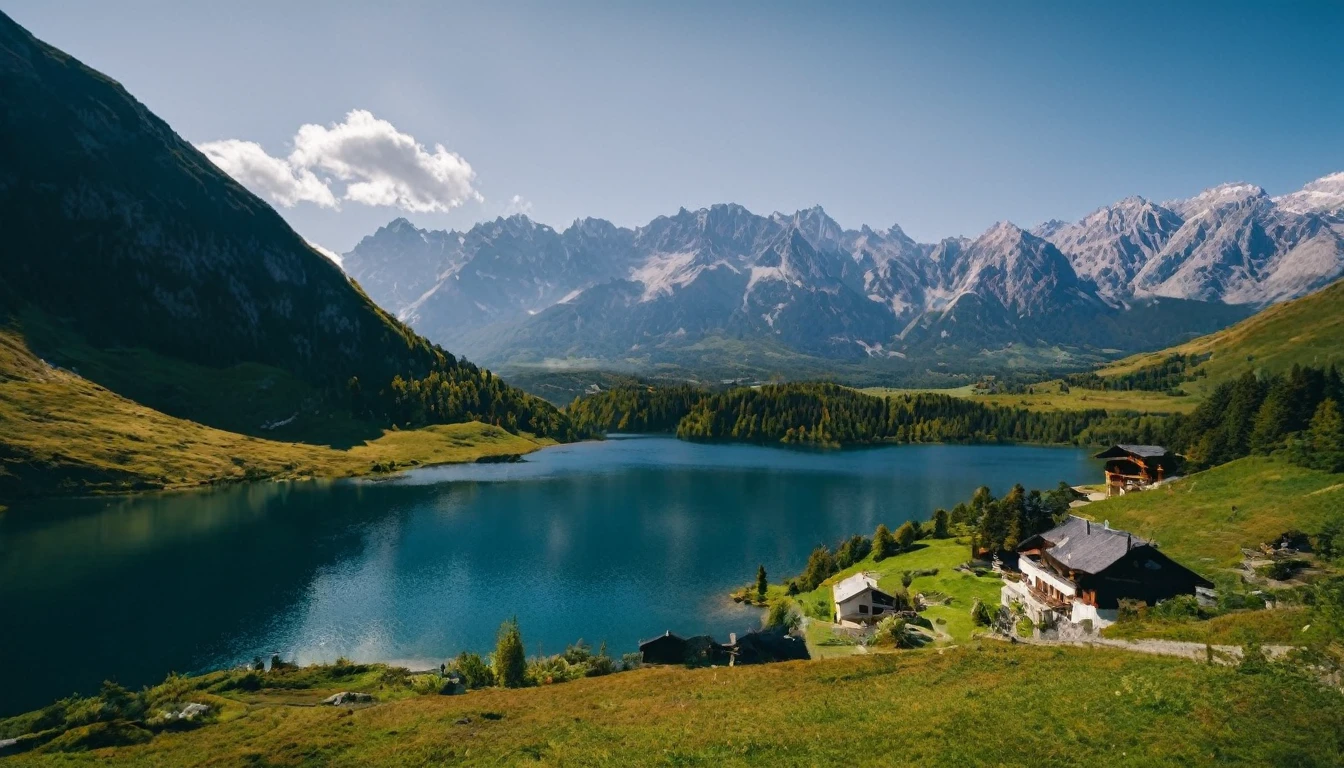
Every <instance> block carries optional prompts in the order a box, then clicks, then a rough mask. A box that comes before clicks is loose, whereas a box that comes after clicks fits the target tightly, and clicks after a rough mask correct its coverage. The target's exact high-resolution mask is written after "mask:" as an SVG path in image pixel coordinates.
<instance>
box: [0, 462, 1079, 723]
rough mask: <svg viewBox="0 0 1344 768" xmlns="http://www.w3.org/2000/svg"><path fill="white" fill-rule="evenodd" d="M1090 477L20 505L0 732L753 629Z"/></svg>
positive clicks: (522, 483)
mask: <svg viewBox="0 0 1344 768" xmlns="http://www.w3.org/2000/svg"><path fill="white" fill-rule="evenodd" d="M1091 474H1093V462H1091V461H1090V460H1089V459H1087V458H1086V453H1085V452H1082V451H1074V450H1067V449H1048V448H1028V447H1018V448H1007V447H973V446H917V447H915V446H911V447H899V448H885V449H875V450H864V451H850V452H843V453H822V454H819V453H804V452H794V451H784V450H777V449H766V448H756V447H744V446H704V445H694V444H688V443H681V442H678V441H675V440H669V439H661V438H658V439H637V440H611V441H607V442H605V443H594V444H581V445H575V446H563V447H559V448H556V449H551V450H547V451H543V452H542V453H540V454H536V455H534V456H533V457H530V460H529V461H527V462H525V463H522V464H512V465H470V466H463V467H443V468H433V469H426V470H422V471H420V472H417V473H415V474H414V475H412V476H409V477H406V478H404V479H401V480H397V481H392V482H369V481H358V482H334V483H319V482H310V483H300V484H260V485H254V486H245V487H234V488H228V489H221V490H215V491H208V492H201V493H187V494H165V495H156V496H143V497H133V498H120V499H113V500H96V499H94V500H88V499H86V500H74V501H69V500H65V501H59V502H48V503H43V504H37V505H27V506H20V507H17V508H15V509H13V510H11V511H10V512H9V513H7V514H5V515H2V516H0V605H3V606H4V610H5V615H6V619H7V621H6V623H7V625H8V626H7V627H6V630H5V631H4V632H0V658H5V659H6V660H7V661H8V662H9V663H10V664H11V669H14V670H17V671H18V675H17V679H9V680H7V690H6V695H5V697H4V700H3V701H0V711H3V712H13V711H18V710H22V709H27V708H31V707H33V706H39V705H41V704H44V703H46V702H47V701H49V700H51V699H52V698H53V697H55V696H58V695H62V694H65V693H69V692H70V691H73V690H80V691H89V690H92V689H93V688H95V687H96V685H97V683H98V682H99V681H100V680H102V679H103V678H104V677H114V678H116V679H118V680H119V681H121V682H122V683H124V684H127V685H133V686H138V685H142V684H145V683H149V682H154V681H157V680H159V679H161V678H162V677H163V676H164V674H166V673H167V672H168V671H170V670H184V671H194V670H199V669H202V668H208V667H214V666H221V665H228V664H233V663H237V662H240V661H245V660H247V659H250V658H251V657H252V656H253V655H254V654H265V653H269V652H271V651H279V652H281V653H284V654H285V655H286V656H292V657H295V658H297V659H298V660H299V661H300V662H310V661H320V660H330V659H334V658H335V657H336V656H338V655H346V656H350V657H352V658H356V659H370V660H374V659H376V660H398V661H404V662H407V663H416V664H430V663H433V664H437V663H438V661H439V660H441V659H442V658H443V657H445V656H447V655H450V654H453V653H456V652H457V651H458V650H461V649H463V648H470V649H475V650H482V651H484V650H487V649H488V648H489V646H490V645H491V642H492V640H493V636H494V632H495V629H496V627H497V626H498V624H499V622H500V621H501V620H503V619H505V618H507V617H509V616H511V615H515V614H516V615H517V616H518V617H519V619H520V620H521V622H522V625H523V629H524V633H525V639H527V640H528V641H529V647H528V649H529V652H537V651H539V650H540V651H558V650H561V648H562V646H563V645H564V644H565V643H567V642H572V641H573V640H574V639H576V638H578V637H580V636H582V637H585V638H586V639H588V640H589V641H592V642H594V643H595V644H596V643H597V642H600V641H602V640H606V641H608V642H609V644H610V646H611V648H612V650H613V652H621V651H626V650H632V649H633V647H634V646H635V644H636V643H637V641H638V639H639V638H641V637H648V636H651V635H653V634H656V633H660V632H662V631H663V630H664V629H668V628H675V629H678V630H680V631H684V632H701V631H707V632H714V633H717V634H721V635H722V634H726V633H727V632H729V631H735V630H742V629H744V628H746V627H747V626H749V625H750V624H752V623H753V622H754V621H755V615H754V613H753V612H751V611H749V610H746V609H742V608H740V607H738V606H735V605H733V604H732V603H731V602H728V601H726V600H725V599H724V597H723V595H724V593H725V591H726V590H727V589H728V588H729V587H731V586H733V585H735V584H738V583H744V582H746V581H747V580H749V579H750V578H751V577H752V575H753V574H754V572H755V567H756V565H757V564H758V563H763V564H765V566H766V568H767V569H768V570H769V571H770V572H771V574H772V575H774V576H779V575H782V574H785V573H790V572H794V571H796V570H798V569H799V568H800V567H801V566H802V564H803V562H804V561H805V559H806V557H807V553H808V551H810V549H811V548H812V547H814V546H815V545H816V544H818V543H822V542H826V543H834V542H835V541H836V540H838V539H839V538H840V537H841V536H844V535H848V534H850V533H854V532H870V531H872V529H873V528H874V527H875V526H876V525H877V523H878V522H885V523H887V524H888V525H892V526H894V525H896V524H899V523H900V522H902V521H903V520H905V519H909V518H911V517H916V518H924V517H927V515H928V514H929V512H930V511H931V510H932V509H933V507H934V506H937V505H950V504H951V503H954V502H955V501H956V500H958V499H960V498H964V497H965V496H967V495H969V493H970V492H971V490H973V489H974V487H975V486H977V485H979V484H981V483H987V484H989V485H991V487H994V488H995V490H997V491H1002V490H1004V489H1005V488H1006V487H1007V486H1008V485H1009V484H1010V483H1012V482H1019V481H1020V482H1023V483H1025V484H1028V485H1029V486H1031V485H1034V486H1037V487H1045V486H1049V485H1053V484H1054V483H1055V482H1057V481H1058V480H1060V479H1067V480H1070V481H1082V480H1085V479H1087V478H1089V477H1090V476H1091Z"/></svg>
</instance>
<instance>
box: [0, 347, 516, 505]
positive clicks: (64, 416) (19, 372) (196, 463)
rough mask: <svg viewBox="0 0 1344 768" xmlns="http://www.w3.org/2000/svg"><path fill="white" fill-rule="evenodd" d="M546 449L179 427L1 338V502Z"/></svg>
mask: <svg viewBox="0 0 1344 768" xmlns="http://www.w3.org/2000/svg"><path fill="white" fill-rule="evenodd" d="M540 445H541V443H539V442H537V441H534V440H530V439H528V438H526V437H520V436H516V435H511V434H509V433H507V432H505V431H504V430H502V429H499V428H497V427H492V426H487V425H484V424H477V423H470V424H453V425H443V426H435V427H430V428H427V429H422V430H415V431H407V432H386V433H383V434H382V435H381V436H380V437H376V438H375V439H371V440H369V441H368V442H362V441H361V442H360V443H359V444H357V445H355V446H353V447H351V448H350V449H348V450H337V449H333V448H330V447H326V446H321V445H309V444H300V443H288V442H281V441H276V440H267V439H261V438H255V437H249V436H245V435H240V434H236V433H233V432H226V431H222V430H218V429H213V428H210V427H206V426H203V425H201V424H197V423H194V422H191V421H186V420H183V419H177V418H173V417H171V416H168V415H165V414H163V413H160V412H158V411H155V410H153V409H150V408H147V407H145V406H143V405H140V404H138V403H135V402H133V401H131V400H127V399H126V398H123V397H120V396H118V395H116V394H114V393H113V392H111V391H109V390H107V389H104V388H103V387H101V386H99V385H97V384H94V383H92V382H90V381H88V380H87V379H84V378H82V377H80V376H77V375H75V374H73V373H71V372H69V371H66V370H61V369H57V368H52V367H50V366H48V365H47V364H46V363H44V362H43V361H42V360H40V359H38V358H37V357H36V356H35V355H33V354H32V353H31V352H30V351H29V350H28V348H27V347H26V345H25V343H24V340H23V338H22V336H21V335H20V334H18V333H16V332H14V331H13V330H12V329H11V330H0V492H3V490H4V489H5V488H6V487H7V486H8V487H10V488H11V492H14V489H15V488H16V487H17V488H18V490H20V491H21V492H22V493H23V494H24V495H37V494H39V493H53V492H54V493H86V492H93V491H99V492H102V491H126V490H137V489H154V488H178V487H188V486H195V485H200V484H203V483H211V482H219V481H232V480H242V479H246V478H249V477H251V478H260V477H303V476H330V477H335V476H346V475H355V474H362V473H367V472H369V471H370V470H371V469H372V467H373V465H374V464H375V463H380V464H387V463H389V462H395V463H396V464H397V465H399V466H401V467H403V468H404V467H406V466H409V465H411V464H413V463H420V464H428V463H442V462H454V461H472V460H474V459H476V458H479V457H481V456H490V455H501V454H519V453H527V452H529V451H532V450H535V449H536V448H538V447H540ZM6 475H8V477H6ZM20 485H21V487H18V486H20Z"/></svg>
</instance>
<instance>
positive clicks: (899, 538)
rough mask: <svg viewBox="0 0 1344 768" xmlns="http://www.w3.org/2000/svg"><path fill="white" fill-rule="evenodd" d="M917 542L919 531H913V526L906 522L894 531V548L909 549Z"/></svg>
mask: <svg viewBox="0 0 1344 768" xmlns="http://www.w3.org/2000/svg"><path fill="white" fill-rule="evenodd" d="M916 541H919V531H916V530H915V524H914V523H912V522H910V521H909V520H906V521H905V522H904V523H901V527H900V528H897V529H896V546H898V547H900V548H901V549H903V550H904V549H909V548H911V547H913V546H914V545H915V542H916Z"/></svg>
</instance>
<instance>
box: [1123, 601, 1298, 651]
mask: <svg viewBox="0 0 1344 768" xmlns="http://www.w3.org/2000/svg"><path fill="white" fill-rule="evenodd" d="M1310 625H1311V619H1310V617H1309V616H1308V614H1307V609H1305V608H1300V607H1294V608H1280V609H1274V610H1256V611H1233V612H1232V613H1225V614H1223V615H1221V616H1214V617H1213V618H1211V619H1205V620H1199V619H1184V620H1182V619H1152V618H1149V619H1143V620H1140V621H1133V622H1122V623H1120V624H1112V625H1111V626H1109V627H1107V628H1105V629H1103V630H1102V631H1101V634H1102V636H1103V637H1113V638H1120V639H1125V640H1138V639H1143V638H1161V639H1165V640H1184V641H1187V642H1193V643H1212V644H1213V645H1245V644H1246V643H1248V642H1251V641H1255V642H1260V643H1271V644H1282V645H1302V644H1304V643H1306V642H1307V641H1310V640H1313V639H1315V636H1314V635H1313V634H1312V632H1311V629H1309V627H1310ZM1304 628H1307V629H1306V631H1305V632H1304V631H1303V629H1304ZM1317 634H1319V633H1317Z"/></svg>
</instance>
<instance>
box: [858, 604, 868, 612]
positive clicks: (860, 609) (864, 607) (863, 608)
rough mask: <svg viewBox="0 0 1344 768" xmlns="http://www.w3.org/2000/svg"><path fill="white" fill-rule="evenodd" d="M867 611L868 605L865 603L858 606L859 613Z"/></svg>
mask: <svg viewBox="0 0 1344 768" xmlns="http://www.w3.org/2000/svg"><path fill="white" fill-rule="evenodd" d="M867 612H868V606H866V605H860V606H859V613H867Z"/></svg>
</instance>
